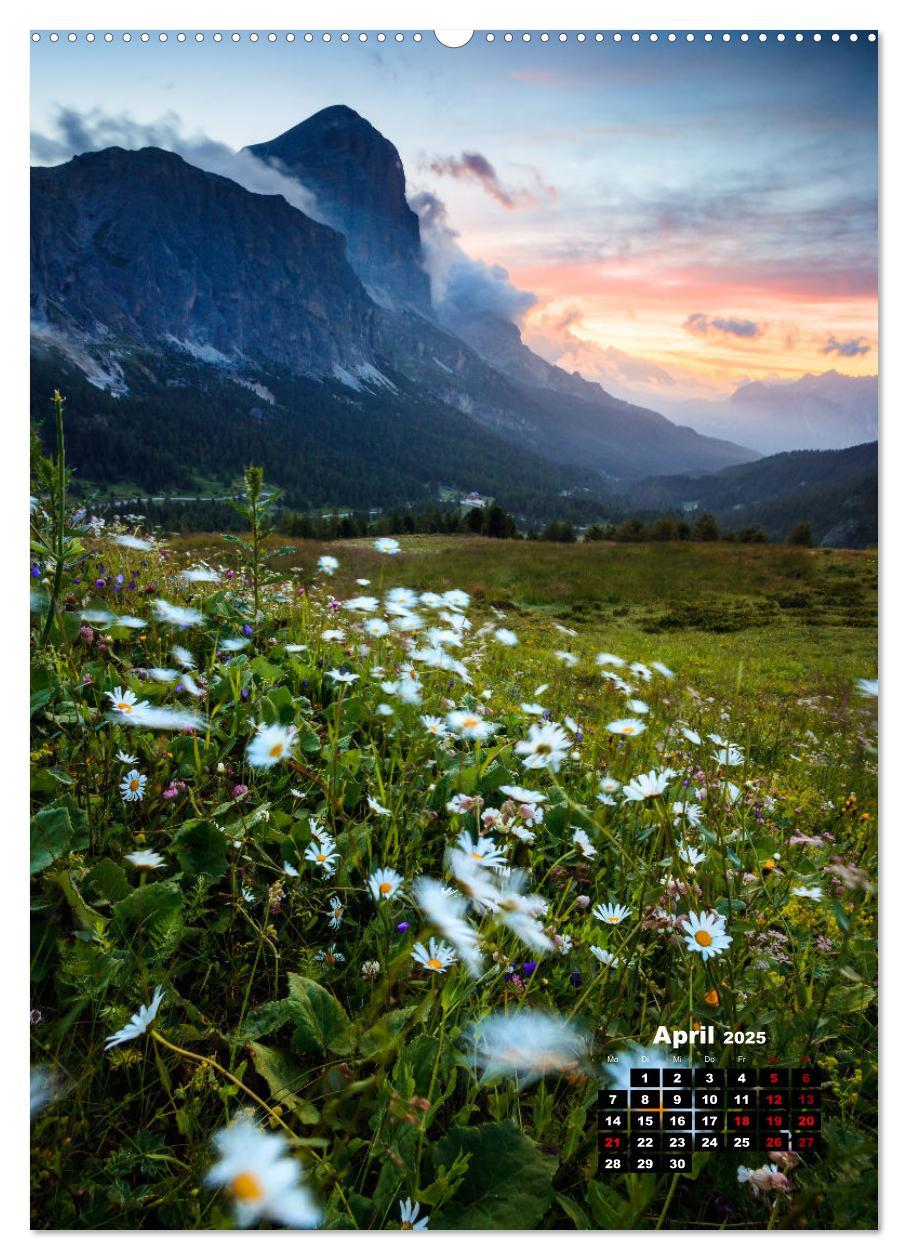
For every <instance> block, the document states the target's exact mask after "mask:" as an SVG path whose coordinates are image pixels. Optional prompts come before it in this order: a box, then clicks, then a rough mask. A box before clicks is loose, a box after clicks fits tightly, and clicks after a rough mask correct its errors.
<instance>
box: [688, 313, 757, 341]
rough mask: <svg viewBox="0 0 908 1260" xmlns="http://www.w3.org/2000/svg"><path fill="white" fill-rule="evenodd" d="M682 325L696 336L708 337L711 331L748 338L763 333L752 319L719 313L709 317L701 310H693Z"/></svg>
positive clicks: (726, 335)
mask: <svg viewBox="0 0 908 1260" xmlns="http://www.w3.org/2000/svg"><path fill="white" fill-rule="evenodd" d="M683 326H684V328H685V329H686V330H687V331H688V332H689V333H694V334H696V336H698V337H709V336H711V335H712V334H713V333H718V334H719V335H720V336H724V337H743V338H747V339H750V338H753V337H760V336H762V334H763V326H762V324H756V323H754V321H753V320H752V319H735V318H733V317H731V316H728V317H725V316H721V315H716V316H713V317H712V318H710V316H709V315H704V314H703V312H702V311H695V312H694V313H693V314H692V315H688V317H687V319H686V320H685V321H684V325H683Z"/></svg>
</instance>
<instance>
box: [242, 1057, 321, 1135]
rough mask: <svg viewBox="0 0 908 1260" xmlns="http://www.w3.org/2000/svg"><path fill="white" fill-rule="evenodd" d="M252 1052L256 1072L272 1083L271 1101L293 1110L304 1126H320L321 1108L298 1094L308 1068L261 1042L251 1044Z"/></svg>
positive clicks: (269, 1084) (270, 1087)
mask: <svg viewBox="0 0 908 1260" xmlns="http://www.w3.org/2000/svg"><path fill="white" fill-rule="evenodd" d="M249 1052H250V1054H251V1055H252V1062H253V1063H254V1064H255V1070H256V1072H258V1074H259V1076H261V1077H262V1078H263V1079H264V1080H266V1081H267V1082H268V1088H269V1090H270V1091H271V1101H272V1102H276V1103H280V1104H281V1106H282V1107H289V1108H290V1110H291V1111H292V1112H293V1113H294V1115H295V1116H296V1117H297V1119H298V1120H299V1121H300V1122H301V1123H302V1124H318V1119H319V1115H318V1109H317V1108H316V1107H313V1105H312V1103H310V1102H306V1100H305V1099H304V1098H300V1097H299V1096H298V1094H297V1093H296V1087H297V1086H298V1085H299V1084H301V1083H302V1081H303V1080H304V1079H305V1076H306V1069H305V1068H304V1067H302V1066H301V1065H300V1064H299V1063H297V1062H296V1060H295V1059H294V1058H293V1057H292V1056H291V1055H289V1054H285V1053H284V1052H283V1051H281V1050H272V1049H271V1048H270V1047H269V1046H263V1045H262V1043H261V1042H259V1041H253V1042H250V1045H249Z"/></svg>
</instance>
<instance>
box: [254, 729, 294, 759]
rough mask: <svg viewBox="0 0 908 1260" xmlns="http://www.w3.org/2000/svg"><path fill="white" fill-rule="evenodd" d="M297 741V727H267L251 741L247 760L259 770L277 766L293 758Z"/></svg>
mask: <svg viewBox="0 0 908 1260" xmlns="http://www.w3.org/2000/svg"><path fill="white" fill-rule="evenodd" d="M295 740H296V727H295V726H281V725H279V724H276V725H274V726H266V727H264V728H263V729H262V730H260V731H258V732H257V734H256V735H254V736H253V738H252V739H251V740H250V741H249V747H248V748H247V749H246V760H247V761H248V762H249V764H250V766H253V767H254V768H255V769H257V770H261V769H267V768H268V767H270V766H276V765H277V763H278V762H279V761H285V760H286V759H287V758H288V757H292V756H293V745H294V742H295Z"/></svg>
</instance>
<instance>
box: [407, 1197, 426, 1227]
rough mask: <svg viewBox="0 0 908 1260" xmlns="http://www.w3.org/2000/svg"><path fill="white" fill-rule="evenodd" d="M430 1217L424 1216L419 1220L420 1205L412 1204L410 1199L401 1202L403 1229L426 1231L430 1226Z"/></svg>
mask: <svg viewBox="0 0 908 1260" xmlns="http://www.w3.org/2000/svg"><path fill="white" fill-rule="evenodd" d="M429 1219H430V1218H429V1217H428V1216H424V1217H422V1219H419V1204H418V1203H411V1202H410V1200H409V1199H401V1200H400V1227H401V1229H426V1228H427V1227H428V1224H429Z"/></svg>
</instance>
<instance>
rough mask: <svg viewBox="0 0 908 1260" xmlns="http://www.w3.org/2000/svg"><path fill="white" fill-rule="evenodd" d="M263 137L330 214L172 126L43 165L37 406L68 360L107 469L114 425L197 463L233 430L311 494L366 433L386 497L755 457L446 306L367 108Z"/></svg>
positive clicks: (137, 449) (369, 491)
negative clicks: (126, 144)
mask: <svg viewBox="0 0 908 1260" xmlns="http://www.w3.org/2000/svg"><path fill="white" fill-rule="evenodd" d="M249 152H250V153H251V154H253V155H254V156H255V157H256V158H258V159H259V160H260V161H265V162H268V163H271V164H274V165H276V166H277V167H278V168H279V169H280V170H281V171H282V172H284V173H285V174H286V175H289V176H292V177H293V178H295V179H297V180H299V181H300V183H302V184H303V185H304V186H305V188H306V189H307V190H308V192H309V193H310V194H312V195H313V196H314V198H315V203H316V205H315V209H314V210H313V215H312V216H310V215H307V214H305V213H303V212H302V211H301V210H299V209H297V208H295V207H293V206H291V205H290V204H289V203H288V202H287V201H286V200H285V199H284V198H283V197H282V196H278V195H263V194H261V193H254V192H250V191H248V190H247V189H246V188H245V187H242V186H241V185H240V184H238V183H234V182H233V181H232V180H230V179H227V178H225V177H224V176H222V175H216V174H212V173H211V172H208V171H204V170H201V169H199V168H198V167H196V166H193V165H190V164H189V163H187V162H186V161H184V160H183V159H182V158H180V157H179V156H177V155H176V154H174V153H171V152H168V151H165V150H162V149H157V148H145V149H139V150H125V149H120V148H110V149H104V150H101V151H98V152H91V153H86V154H82V155H80V156H78V157H75V158H73V159H72V160H71V161H69V162H66V163H65V164H63V165H60V166H55V167H35V168H33V170H32V317H33V383H34V400H35V411H36V414H40V413H41V412H42V411H45V410H46V406H45V403H46V393H47V388H48V384H49V382H51V381H52V380H53V379H55V377H60V379H63V378H64V377H65V379H66V380H67V381H68V382H69V389H70V394H71V395H73V393H74V392H76V393H78V395H79V406H78V407H76V406H73V405H72V399H71V406H70V413H71V414H70V423H71V425H72V430H71V440H70V450H71V452H72V453H73V455H74V456H76V457H78V458H79V459H80V461H81V462H83V463H84V464H85V465H86V474H90V473H91V469H90V467H89V464H96V463H97V460H98V458H99V457H100V458H101V461H102V463H104V464H105V465H107V466H109V464H110V452H111V450H112V449H114V448H116V450H117V453H118V460H119V461H120V462H121V463H122V465H123V468H122V476H123V477H126V476H128V477H131V478H133V479H140V480H142V482H143V484H148V483H150V482H153V481H154V479H155V477H156V476H157V475H158V474H160V476H161V477H162V478H164V475H165V474H164V470H165V468H166V469H167V477H168V478H169V480H168V481H167V484H184V483H185V482H186V480H187V479H189V480H191V479H192V478H193V477H195V476H197V475H199V474H207V475H210V474H214V473H217V472H223V473H224V474H225V475H226V474H228V473H229V472H230V471H231V468H232V465H230V463H229V460H228V452H230V453H231V454H230V456H229V459H232V460H234V461H240V462H242V460H244V459H258V460H259V461H261V462H264V463H265V464H266V466H267V468H268V470H269V472H270V473H271V475H272V477H273V479H274V480H276V481H278V482H282V483H283V484H285V485H287V487H288V489H289V490H290V491H292V492H293V493H294V495H295V497H296V498H297V499H307V500H308V499H311V498H312V497H313V496H314V497H316V498H317V497H318V495H320V494H321V493H322V492H323V489H324V487H323V485H322V483H318V482H314V481H313V473H312V468H313V466H315V467H321V468H323V470H325V471H326V475H327V465H328V462H329V461H331V460H340V461H341V462H343V459H344V456H345V455H347V456H348V457H349V465H350V466H356V467H362V453H363V452H364V451H367V450H368V451H369V452H370V458H369V461H368V464H367V466H366V467H363V468H362V480H361V482H360V485H359V486H351V489H350V493H349V494H347V495H345V496H343V497H344V500H345V501H349V500H350V499H351V498H353V497H355V496H356V495H357V494H358V493H359V492H360V491H361V492H362V495H363V496H368V497H369V498H370V499H371V500H372V501H373V502H375V501H376V498H377V501H378V503H379V504H381V505H388V500H387V496H388V495H392V494H405V495H406V496H407V497H408V498H410V499H412V498H413V497H414V496H417V495H419V494H422V495H423V496H424V497H425V496H429V495H433V494H434V493H436V492H437V489H438V486H439V484H443V483H447V484H453V485H455V486H459V487H460V488H461V489H470V490H472V489H477V490H479V491H480V492H482V493H492V494H495V493H501V492H502V491H503V490H506V491H507V492H508V493H509V494H510V496H511V499H512V500H516V499H518V498H519V496H520V494H521V493H524V492H525V493H526V494H543V495H550V494H568V495H584V494H585V495H587V496H589V497H590V498H591V499H596V498H599V499H601V498H602V497H603V496H606V495H608V494H609V493H610V491H611V490H612V489H613V488H614V487H615V485H616V484H617V483H618V482H620V481H622V480H627V479H635V478H641V477H645V476H647V475H650V474H661V473H670V472H671V473H675V472H693V471H699V472H708V471H713V470H716V469H719V468H722V467H725V466H727V465H729V464H733V463H741V462H742V461H746V460H748V459H750V458H753V457H755V454H756V452H755V451H753V450H751V449H749V448H748V447H746V446H741V445H739V444H738V443H737V442H733V441H731V440H728V439H727V438H717V437H714V436H705V435H703V434H702V433H699V432H697V431H695V430H694V429H692V428H689V427H686V426H683V425H676V424H672V423H671V422H670V421H669V420H667V419H666V418H665V417H664V416H662V415H660V414H659V413H658V412H655V411H651V410H648V409H647V408H643V407H638V406H634V405H633V404H631V403H627V402H622V401H621V400H619V399H617V398H614V397H613V396H612V395H610V394H608V393H606V392H605V391H604V390H603V389H602V388H601V387H600V386H599V385H596V384H594V383H592V382H589V381H586V380H584V379H583V378H582V377H580V376H578V375H577V374H570V373H567V372H564V371H562V370H561V369H560V368H557V367H553V366H552V365H551V364H549V363H548V362H546V361H545V360H544V359H542V358H540V357H539V356H537V355H535V354H534V353H533V352H532V351H530V350H529V349H528V348H527V347H526V346H525V345H524V344H523V342H522V340H521V337H520V333H519V330H518V329H517V328H516V326H515V325H514V324H512V323H511V322H509V321H508V320H507V319H504V318H498V317H495V316H492V315H489V314H488V313H487V312H484V313H481V312H478V311H477V312H475V313H472V315H471V312H470V311H469V310H466V311H464V310H461V311H460V312H459V313H458V316H457V319H456V320H454V319H452V318H451V315H450V312H447V313H445V312H442V311H440V310H438V309H436V308H434V307H433V304H432V295H431V290H430V285H429V278H428V275H427V273H426V271H425V270H424V268H423V265H422V264H423V243H422V242H421V239H420V223H419V219H418V218H417V216H416V215H415V214H414V212H413V210H412V209H411V208H410V206H409V204H408V203H407V199H406V195H405V176H404V170H403V166H402V163H401V160H400V155H399V154H398V152H397V150H396V149H395V147H394V145H393V144H392V143H391V142H390V141H389V140H387V139H386V138H385V137H383V136H382V135H381V134H380V133H379V132H378V131H376V129H375V128H374V127H372V126H371V124H370V123H368V122H367V121H366V120H365V119H363V118H361V117H360V116H359V115H358V114H357V113H355V112H354V111H353V110H351V109H348V108H346V107H345V106H334V107H331V108H329V109H325V110H322V111H321V112H320V113H318V114H316V115H314V116H313V117H312V118H309V119H307V120H306V121H305V122H303V123H301V124H299V126H297V127H294V128H292V129H291V130H290V131H288V132H285V133H284V134H283V135H281V136H278V137H277V138H276V139H274V140H270V141H266V142H264V143H262V144H258V145H253V146H251V148H250V150H249ZM303 409H304V410H303ZM202 416H204V417H206V419H205V420H204V423H203V422H202V420H201V417H202ZM177 417H180V423H179V425H177V423H176V418H177ZM99 434H104V435H105V442H103V443H102V442H101V441H100V440H99V437H98V435H99ZM228 439H229V440H228ZM304 447H305V449H304ZM297 448H298V449H297ZM402 450H403V457H401V451H402ZM442 452H443V455H442ZM307 454H308V459H307ZM225 460H228V463H227V464H225ZM307 468H308V472H307ZM348 471H349V468H348ZM174 479H176V480H174ZM328 480H331V481H332V484H334V480H336V479H333V480H332V479H331V478H328ZM161 484H162V485H163V484H164V481H163V480H162V482H161ZM383 487H384V493H385V496H386V497H385V499H384V500H383V499H382V498H381V497H378V495H379V492H380V491H381V490H382V488H383ZM332 493H333V492H332ZM332 501H333V502H337V501H338V500H337V499H334V500H332Z"/></svg>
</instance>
